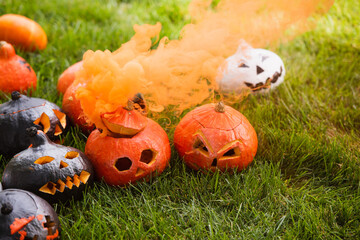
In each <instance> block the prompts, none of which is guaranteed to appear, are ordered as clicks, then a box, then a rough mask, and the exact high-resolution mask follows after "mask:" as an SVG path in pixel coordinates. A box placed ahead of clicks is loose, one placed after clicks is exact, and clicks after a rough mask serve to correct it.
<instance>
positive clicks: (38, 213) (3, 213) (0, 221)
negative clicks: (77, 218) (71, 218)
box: [0, 189, 60, 240]
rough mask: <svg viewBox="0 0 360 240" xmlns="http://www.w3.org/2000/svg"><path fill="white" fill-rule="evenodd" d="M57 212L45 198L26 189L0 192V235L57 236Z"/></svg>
mask: <svg viewBox="0 0 360 240" xmlns="http://www.w3.org/2000/svg"><path fill="white" fill-rule="evenodd" d="M59 236H60V223H59V219H58V216H57V214H56V213H55V211H54V209H53V208H52V207H51V205H50V204H49V203H47V202H46V201H45V200H44V199H42V198H40V197H38V196H36V195H35V194H32V193H30V192H28V191H24V190H20V189H6V190H3V191H1V192H0V239H9V240H10V239H39V240H40V239H52V240H53V239H60V237H59Z"/></svg>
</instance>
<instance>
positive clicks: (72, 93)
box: [62, 84, 94, 133]
mask: <svg viewBox="0 0 360 240" xmlns="http://www.w3.org/2000/svg"><path fill="white" fill-rule="evenodd" d="M80 86H82V85H81V84H71V85H70V86H69V87H68V89H67V90H66V92H65V94H64V97H63V102H62V109H63V111H64V112H65V113H66V115H67V116H69V118H70V120H71V122H72V123H73V124H74V125H77V126H79V127H80V129H81V130H82V131H83V132H84V133H90V132H91V131H92V130H93V129H94V125H91V124H89V123H87V122H86V117H85V115H84V112H83V110H82V108H81V104H80V101H79V100H78V99H77V98H76V90H77V89H78V88H79V87H80Z"/></svg>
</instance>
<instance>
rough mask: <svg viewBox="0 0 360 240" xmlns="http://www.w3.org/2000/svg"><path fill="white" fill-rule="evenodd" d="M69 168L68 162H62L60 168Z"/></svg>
mask: <svg viewBox="0 0 360 240" xmlns="http://www.w3.org/2000/svg"><path fill="white" fill-rule="evenodd" d="M67 166H69V164H67V163H66V162H63V161H60V166H59V168H60V169H62V168H66V167H67Z"/></svg>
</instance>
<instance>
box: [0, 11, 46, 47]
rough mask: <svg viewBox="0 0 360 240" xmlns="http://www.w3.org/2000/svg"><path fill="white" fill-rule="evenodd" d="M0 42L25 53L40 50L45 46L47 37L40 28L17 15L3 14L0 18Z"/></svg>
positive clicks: (29, 20) (33, 22)
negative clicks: (4, 42) (11, 45)
mask: <svg viewBox="0 0 360 240" xmlns="http://www.w3.org/2000/svg"><path fill="white" fill-rule="evenodd" d="M0 40H4V41H7V42H9V43H11V44H13V45H15V46H17V47H19V48H21V49H23V50H25V51H35V50H37V49H39V50H42V49H45V48H46V45H47V36H46V33H45V31H44V30H43V29H42V27H41V26H40V25H39V24H38V23H37V22H35V21H33V20H31V19H29V18H27V17H25V16H22V15H18V14H5V15H2V16H1V17H0Z"/></svg>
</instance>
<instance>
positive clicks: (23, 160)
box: [2, 127, 94, 203]
mask: <svg viewBox="0 0 360 240" xmlns="http://www.w3.org/2000/svg"><path fill="white" fill-rule="evenodd" d="M27 134H28V135H29V136H30V140H31V145H30V147H29V148H28V149H26V150H24V151H22V152H20V153H19V154H17V155H15V156H14V157H13V158H12V159H11V160H10V162H9V163H8V164H7V165H6V167H5V170H4V173H3V177H2V184H3V187H4V189H7V188H19V189H23V190H27V191H30V192H33V193H35V194H36V195H38V196H40V197H42V198H44V199H45V200H47V201H48V202H50V203H55V202H66V201H67V200H70V199H71V198H74V199H78V198H80V197H82V193H83V190H84V189H85V187H86V186H88V185H89V184H91V183H92V182H93V179H94V173H93V168H92V165H91V162H90V161H89V160H88V159H87V157H86V156H85V154H84V153H82V152H81V151H80V150H78V149H76V148H72V147H67V146H62V145H58V144H55V143H53V142H51V141H50V140H49V139H48V137H47V136H46V134H44V133H43V132H42V131H40V130H37V129H36V128H35V127H30V128H28V129H27Z"/></svg>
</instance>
